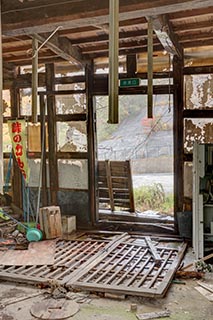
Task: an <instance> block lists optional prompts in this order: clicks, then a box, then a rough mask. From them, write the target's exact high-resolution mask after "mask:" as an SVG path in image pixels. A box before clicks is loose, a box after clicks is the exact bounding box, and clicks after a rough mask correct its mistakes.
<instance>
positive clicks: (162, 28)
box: [152, 15, 183, 58]
mask: <svg viewBox="0 0 213 320" xmlns="http://www.w3.org/2000/svg"><path fill="white" fill-rule="evenodd" d="M152 18H153V27H154V31H155V33H156V35H157V37H158V39H159V41H160V42H161V44H162V46H163V47H164V49H165V50H166V51H167V52H168V53H170V54H172V55H177V56H178V57H179V58H182V57H183V48H182V46H181V45H180V43H179V42H178V39H177V36H176V35H175V33H174V32H173V29H172V25H171V22H170V21H169V19H168V17H167V16H166V15H160V16H156V17H152Z"/></svg>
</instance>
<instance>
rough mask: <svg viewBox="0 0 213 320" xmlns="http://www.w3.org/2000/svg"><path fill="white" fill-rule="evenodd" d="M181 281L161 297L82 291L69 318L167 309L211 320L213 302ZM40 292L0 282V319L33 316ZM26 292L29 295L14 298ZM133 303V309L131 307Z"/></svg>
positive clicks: (104, 319) (114, 317)
mask: <svg viewBox="0 0 213 320" xmlns="http://www.w3.org/2000/svg"><path fill="white" fill-rule="evenodd" d="M212 280H213V278H212ZM182 282H184V283H185V284H183V283H182V284H175V283H172V284H171V286H170V288H169V290H168V293H167V295H166V297H164V298H144V297H126V298H125V299H123V300H118V299H109V298H103V297H99V296H97V295H95V294H90V295H89V296H88V294H85V299H81V300H76V301H80V302H81V303H78V304H79V308H80V309H79V311H78V312H77V313H76V314H75V315H74V316H72V317H69V318H68V319H73V320H135V319H137V316H136V314H143V313H149V312H159V311H165V310H169V311H170V312H171V315H170V317H169V318H168V319H171V320H212V319H213V302H210V301H208V300H207V299H206V298H205V297H204V296H203V295H201V294H200V293H199V292H198V291H196V290H195V287H196V286H197V280H182ZM40 292H41V290H40V289H37V288H35V287H30V286H26V285H21V284H16V285H15V284H13V283H9V282H0V304H1V305H0V306H1V308H0V320H14V319H15V320H31V319H36V318H35V317H33V316H32V315H31V313H30V310H31V308H32V306H33V305H34V304H37V303H39V302H41V301H42V300H44V299H48V297H47V296H45V295H44V294H43V292H45V290H44V291H42V293H41V294H40V295H38V296H35V295H36V294H39V293H40ZM29 296H30V297H31V298H30V299H27V300H23V301H20V302H17V301H18V300H20V299H21V298H23V297H29ZM33 296H34V297H33ZM82 297H84V294H83V296H82ZM132 305H134V309H135V308H136V309H137V310H136V311H131V306H132ZM135 305H136V306H135ZM164 319H167V318H164Z"/></svg>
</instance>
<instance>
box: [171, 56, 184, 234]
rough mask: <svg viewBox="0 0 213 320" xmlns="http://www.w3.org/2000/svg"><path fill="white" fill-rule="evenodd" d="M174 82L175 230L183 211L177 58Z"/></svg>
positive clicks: (179, 67) (180, 92) (180, 86)
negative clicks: (178, 213)
mask: <svg viewBox="0 0 213 320" xmlns="http://www.w3.org/2000/svg"><path fill="white" fill-rule="evenodd" d="M173 77H174V79H173V81H174V218H175V229H176V231H177V230H178V228H177V212H178V211H183V196H184V191H183V189H184V183H183V173H184V172H183V170H184V159H183V155H184V148H183V144H184V141H183V109H184V101H183V79H184V78H183V60H180V59H179V58H178V57H177V56H174V58H173Z"/></svg>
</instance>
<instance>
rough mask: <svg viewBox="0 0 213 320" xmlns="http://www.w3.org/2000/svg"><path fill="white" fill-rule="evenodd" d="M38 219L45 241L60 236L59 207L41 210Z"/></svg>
mask: <svg viewBox="0 0 213 320" xmlns="http://www.w3.org/2000/svg"><path fill="white" fill-rule="evenodd" d="M39 218H40V225H41V230H42V232H43V234H44V238H45V239H54V238H58V237H61V236H62V224H61V211H60V208H59V207H57V206H50V207H44V208H41V209H40V212H39Z"/></svg>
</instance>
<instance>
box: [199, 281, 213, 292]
mask: <svg viewBox="0 0 213 320" xmlns="http://www.w3.org/2000/svg"><path fill="white" fill-rule="evenodd" d="M197 284H199V286H201V287H203V288H204V289H206V290H208V291H209V292H211V293H212V294H213V284H211V283H205V282H201V281H197Z"/></svg>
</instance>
